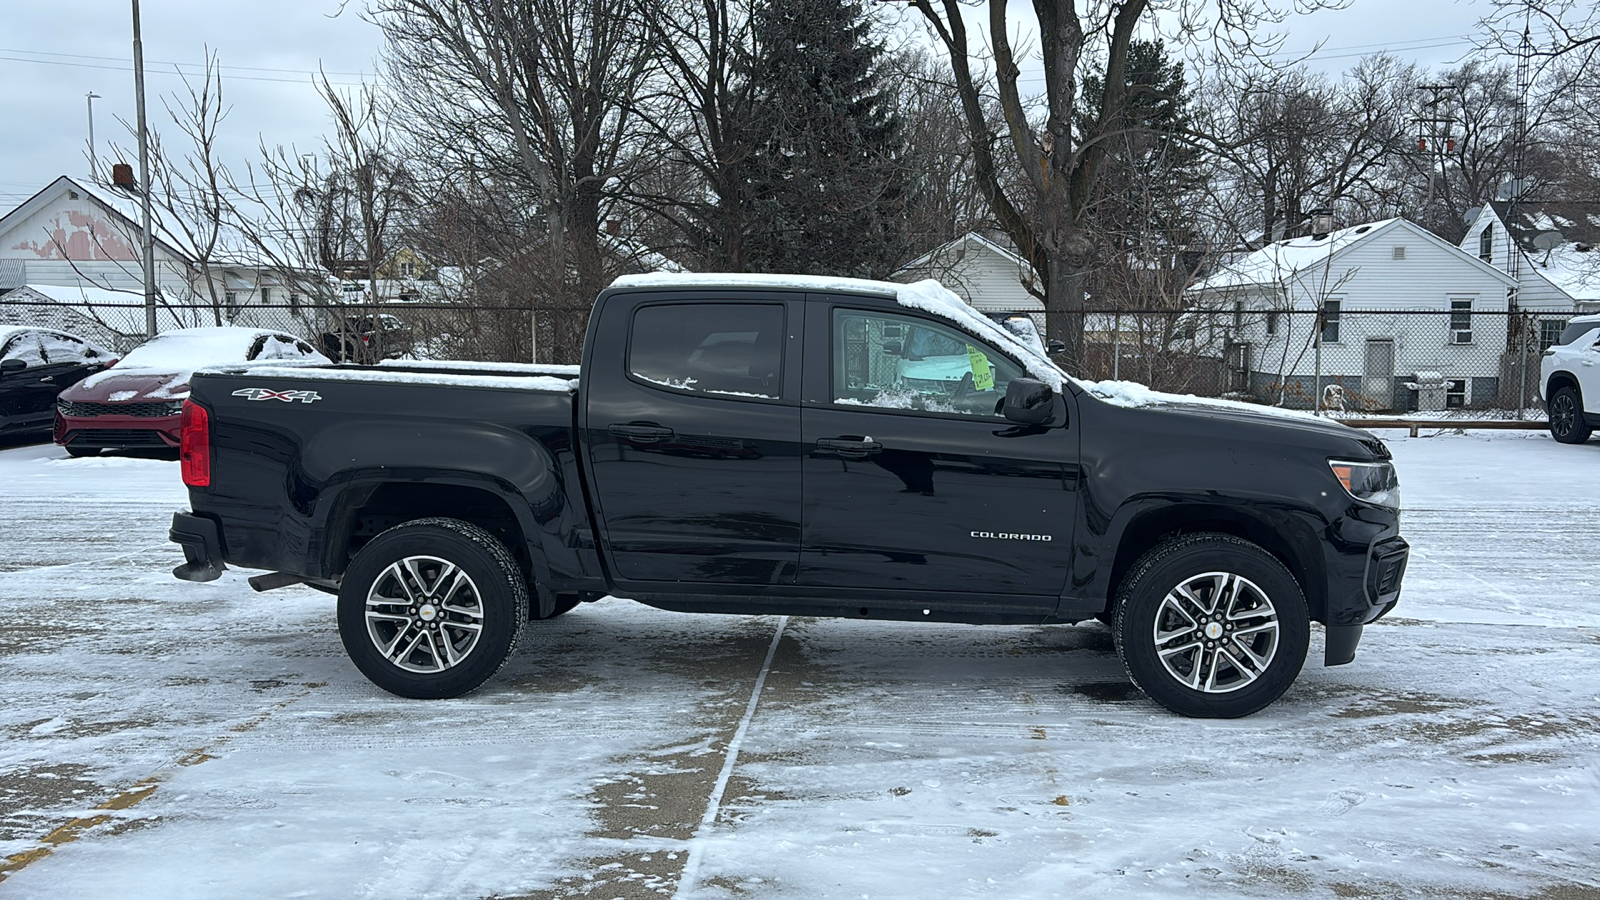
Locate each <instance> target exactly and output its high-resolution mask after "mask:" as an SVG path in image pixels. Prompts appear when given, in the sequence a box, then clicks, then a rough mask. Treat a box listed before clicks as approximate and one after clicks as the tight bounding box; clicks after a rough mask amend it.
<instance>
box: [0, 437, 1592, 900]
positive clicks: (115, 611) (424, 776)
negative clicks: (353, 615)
mask: <svg viewBox="0 0 1600 900" xmlns="http://www.w3.org/2000/svg"><path fill="white" fill-rule="evenodd" d="M1383 436H1384V437H1385V438H1386V439H1387V440H1388V441H1389V444H1390V446H1391V447H1392V448H1393V450H1394V452H1395V456H1396V460H1397V464H1398V466H1399V469H1400V476H1401V481H1402V487H1403V492H1404V499H1405V505H1406V512H1405V514H1404V519H1403V531H1404V533H1405V535H1406V537H1407V538H1409V539H1410V540H1411V541H1412V543H1413V546H1414V553H1413V556H1412V562H1411V568H1410V572H1409V574H1408V576H1407V579H1406V584H1405V592H1404V595H1403V597H1402V600H1401V605H1400V607H1399V608H1398V609H1397V610H1396V612H1395V614H1394V615H1393V616H1391V617H1390V618H1388V619H1386V620H1384V621H1383V622H1381V623H1379V624H1378V625H1375V626H1373V627H1370V628H1368V629H1367V633H1366V637H1365V638H1364V640H1363V642H1362V646H1361V652H1360V654H1359V655H1358V657H1357V659H1356V661H1355V663H1354V664H1352V665H1350V666H1346V667H1341V668H1333V669H1324V668H1321V667H1320V666H1319V665H1317V662H1318V661H1319V660H1320V655H1321V639H1320V635H1318V636H1314V637H1313V645H1312V656H1313V659H1312V661H1311V662H1310V663H1308V666H1307V668H1306V670H1305V671H1304V672H1303V673H1302V674H1301V676H1300V679H1299V681H1298V682H1296V684H1295V685H1294V686H1293V687H1292V688H1290V690H1289V692H1288V693H1287V694H1286V695H1285V696H1284V697H1283V698H1282V699H1281V700H1280V701H1278V703H1276V704H1275V705H1274V706H1272V707H1269V708H1268V709H1267V710H1266V711H1264V712H1262V713H1260V714H1257V715H1256V716H1254V717H1251V718H1249V719H1245V720H1240V721H1226V722H1215V721H1195V720H1187V719H1181V718H1177V717H1175V716H1173V715H1170V714H1168V713H1167V712H1165V711H1164V710H1162V709H1160V708H1159V707H1157V706H1156V705H1155V704H1153V703H1151V702H1149V701H1147V700H1145V699H1144V698H1143V696H1142V695H1140V694H1138V693H1137V692H1134V691H1132V690H1131V688H1130V687H1129V685H1128V683H1127V680H1126V678H1125V676H1124V675H1123V672H1122V669H1121V666H1120V664H1119V663H1118V662H1117V659H1116V656H1115V654H1114V653H1113V652H1112V648H1111V640H1110V636H1109V633H1108V632H1107V631H1106V630H1104V629H1103V628H1102V627H1100V626H1098V625H1095V624H1093V623H1090V624H1085V625H1079V626H1052V627H1033V628H1003V627H976V626H941V625H927V624H920V623H919V624H899V623H873V622H858V621H836V620H819V619H792V618H791V619H776V618H771V617H763V618H738V617H727V616H705V615H701V616H688V615H681V614H673V613H667V612H660V611H656V610H652V609H649V608H647V607H643V606H640V605H637V604H633V603H629V602H625V601H620V600H606V601H603V602H601V603H597V604H586V605H583V606H581V607H579V609H577V610H576V611H574V612H573V613H570V614H569V615H567V616H565V617H562V618H560V619H556V620H554V621H551V622H547V623H535V624H534V625H533V626H532V627H530V629H529V630H528V632H527V634H526V636H525V638H524V641H523V646H522V649H521V651H520V653H519V654H518V655H517V657H516V658H515V659H514V660H513V662H512V663H511V664H509V665H508V666H507V668H506V669H505V670H503V671H502V672H501V673H500V675H499V676H498V677H497V678H495V679H494V680H492V681H490V682H489V683H488V684H487V685H486V686H485V687H484V688H483V689H482V690H480V691H479V692H477V693H476V694H474V695H472V696H470V697H467V698H465V699H461V700H454V701H436V702H419V701H406V700H400V699H397V698H395V697H391V696H389V695H387V694H384V693H382V692H380V691H378V690H377V689H376V688H374V687H372V686H371V685H370V684H368V682H367V681H366V680H365V679H363V678H362V677H361V676H360V675H359V674H358V673H357V672H356V670H355V668H354V667H353V666H352V665H351V664H350V663H349V662H348V661H347V660H346V659H345V656H344V652H343V649H342V648H341V646H340V644H339V638H338V635H337V634H336V632H335V626H334V610H333V603H332V598H331V597H328V596H326V595H323V594H319V593H317V592H315V591H311V590H307V589H288V590H283V591H277V592H273V593H270V594H264V595H263V594H254V593H252V592H251V591H250V590H249V588H248V587H247V586H246V585H245V583H244V576H243V574H241V573H238V572H230V573H228V575H226V576H224V578H223V579H222V580H221V581H218V582H215V583H213V584H209V585H193V584H185V583H182V582H179V581H176V580H174V579H173V578H172V576H171V575H170V574H169V572H170V570H171V568H172V566H174V565H176V564H177V563H178V562H179V561H181V554H180V553H179V551H178V549H177V548H176V547H174V546H172V545H169V544H166V543H165V535H166V529H167V526H168V523H169V521H170V518H171V513H172V511H173V510H174V509H176V508H178V507H181V506H183V505H184V504H185V502H186V501H185V497H184V491H183V489H182V486H181V484H180V483H179V481H178V474H177V464H176V463H170V462H161V461H154V460H137V459H121V458H106V459H84V460H68V459H66V458H65V455H64V453H62V451H60V450H59V448H56V447H53V446H44V447H12V448H11V449H5V450H0V523H3V525H0V528H3V529H4V530H3V532H0V548H3V549H0V682H3V684H4V689H5V700H4V703H3V705H0V858H3V859H4V862H3V863H0V877H3V878H4V880H3V881H0V898H9V897H30V898H31V897H48V898H80V897H82V898H107V897H119V898H132V897H153V898H190V897H193V898H208V900H209V898H218V897H229V898H245V897H249V898H282V897H290V896H302V897H338V898H345V897H374V898H418V897H439V898H477V897H523V896H527V897H593V898H597V900H604V898H613V897H628V898H633V897H660V896H671V895H677V896H681V897H696V898H721V897H730V898H731V897H754V898H791V897H792V898H832V897H839V898H862V897H866V898H880V897H883V898H887V897H906V898H910V897H916V898H924V897H939V898H945V897H978V896H983V897H998V898H1008V900H1010V898H1027V897H1039V898H1047V897H1048V898H1057V897H1064V896H1096V897H1107V898H1116V897H1126V898H1149V897H1180V896H1181V897H1184V898H1194V897H1239V896H1247V897H1284V896H1301V897H1374V898H1377V897H1383V898H1392V897H1419V898H1444V897H1473V898H1511V897H1540V898H1549V900H1558V898H1579V897H1595V896H1600V664H1597V663H1600V441H1593V442H1591V443H1589V444H1587V445H1584V446H1579V447H1569V446H1562V445H1558V444H1555V443H1554V442H1552V441H1551V440H1550V439H1549V438H1548V436H1546V435H1543V434H1527V435H1523V434H1518V433H1493V432H1490V433H1477V434H1467V435H1447V434H1441V435H1433V436H1424V437H1419V438H1406V437H1405V436H1404V433H1403V432H1386V433H1383Z"/></svg>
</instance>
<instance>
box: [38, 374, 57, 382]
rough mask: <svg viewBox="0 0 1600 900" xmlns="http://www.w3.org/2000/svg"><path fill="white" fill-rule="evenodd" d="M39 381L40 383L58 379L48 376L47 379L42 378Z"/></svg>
mask: <svg viewBox="0 0 1600 900" xmlns="http://www.w3.org/2000/svg"><path fill="white" fill-rule="evenodd" d="M39 380H40V381H55V380H56V377H55V376H54V375H46V376H45V377H43V378H41V379H39Z"/></svg>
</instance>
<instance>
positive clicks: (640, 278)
mask: <svg viewBox="0 0 1600 900" xmlns="http://www.w3.org/2000/svg"><path fill="white" fill-rule="evenodd" d="M1380 224H1382V223H1380ZM1363 230H1365V229H1363ZM1320 252H1323V253H1325V252H1326V251H1320ZM611 286H612V287H614V288H771V289H790V290H794V289H800V290H808V291H817V292H819V293H822V292H830V291H833V292H842V293H857V294H875V295H878V296H884V297H893V298H894V300H895V302H896V303H899V304H900V305H901V306H904V307H906V308H907V309H917V310H922V311H923V312H928V313H932V314H933V315H936V316H938V317H939V318H941V319H944V320H946V321H948V322H951V323H954V324H956V325H959V326H961V327H962V328H964V329H966V330H967V331H969V332H972V333H973V334H979V335H983V336H984V337H987V338H989V339H990V340H992V341H994V342H995V343H996V344H998V345H999V346H1001V347H1005V348H1007V349H1009V350H1010V351H1011V352H1012V353H1013V354H1015V356H1016V357H1017V358H1018V359H1019V360H1021V361H1022V362H1023V363H1024V365H1026V366H1027V368H1028V374H1030V375H1032V376H1034V377H1035V378H1038V379H1039V380H1040V381H1043V382H1044V383H1045V384H1048V385H1050V386H1051V387H1053V388H1055V389H1056V390H1058V391H1059V390H1062V389H1063V386H1064V385H1067V384H1072V385H1075V386H1077V388H1078V389H1079V390H1081V391H1082V392H1084V393H1087V394H1089V395H1090V396H1092V397H1094V398H1095V399H1097V400H1100V401H1103V402H1105V403H1110V404H1112V405H1114V406H1123V407H1129V408H1137V407H1143V406H1162V405H1167V404H1181V405H1184V406H1199V407H1211V408H1216V409H1233V410H1242V411H1249V412H1255V413H1263V414H1267V415H1279V416H1283V417H1285V418H1291V419H1319V417H1317V416H1314V415H1312V414H1311V413H1307V412H1300V411H1298V410H1289V409H1283V408H1280V407H1276V406H1263V405H1260V404H1256V403H1242V402H1239V401H1236V400H1221V399H1212V398H1208V397H1196V396H1194V395H1192V394H1168V393H1165V392H1163V391H1153V390H1151V389H1150V388H1148V387H1145V386H1144V385H1142V384H1137V383H1134V382H1131V381H1100V382H1084V381H1081V380H1079V379H1076V378H1073V377H1072V376H1070V375H1067V374H1066V373H1065V372H1063V371H1061V369H1060V368H1058V367H1057V366H1056V364H1055V363H1054V362H1052V361H1051V360H1050V358H1049V357H1048V356H1046V355H1045V354H1044V353H1043V352H1041V350H1040V348H1039V347H1038V346H1036V345H1033V344H1030V343H1028V342H1026V341H1023V340H1021V339H1020V338H1018V337H1017V336H1016V335H1014V334H1012V333H1011V332H1010V331H1008V330H1006V329H1005V327H1003V326H1001V325H1000V324H998V323H996V322H995V321H994V320H992V319H990V318H989V317H988V316H986V315H984V314H983V313H981V312H979V311H977V310H975V309H973V308H972V307H971V306H970V305H968V303H967V302H966V301H965V300H962V299H961V298H960V297H958V296H957V295H956V294H955V293H953V292H951V291H950V289H948V288H946V287H945V286H944V285H942V284H940V283H939V282H937V281H935V280H933V279H931V278H929V279H924V280H922V281H916V282H912V283H911V284H897V283H895V282H890V281H870V280H867V279H864V278H832V277H828V276H816V275H750V274H742V273H727V272H712V273H692V274H690V273H684V274H673V273H653V274H648V275H624V276H622V277H621V278H618V279H617V280H616V281H613V282H612V283H611ZM1321 421H1326V420H1321Z"/></svg>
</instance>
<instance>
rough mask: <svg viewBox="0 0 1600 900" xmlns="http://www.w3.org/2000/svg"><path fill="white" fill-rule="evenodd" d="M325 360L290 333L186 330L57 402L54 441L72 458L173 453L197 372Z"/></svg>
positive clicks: (139, 350)
mask: <svg viewBox="0 0 1600 900" xmlns="http://www.w3.org/2000/svg"><path fill="white" fill-rule="evenodd" d="M269 359H273V360H286V361H287V360H298V361H306V362H323V363H325V362H329V360H328V358H327V357H325V356H323V355H322V354H321V353H318V352H317V351H316V350H315V349H314V348H313V347H312V346H311V345H310V344H308V343H306V342H305V341H303V340H301V339H300V338H297V337H295V336H294V335H292V334H283V333H281V332H276V331H264V330H261V329H257V328H231V327H223V328H185V329H182V330H179V331H168V332H164V333H162V334H158V335H156V336H155V337H153V338H151V339H150V340H148V341H145V342H144V343H143V344H140V345H139V346H137V347H135V348H133V349H132V350H130V351H129V352H128V355H127V356H125V357H123V358H122V361H121V362H119V363H117V366H116V368H114V369H107V370H106V371H103V372H99V373H96V374H94V375H90V376H89V377H88V378H85V379H84V380H83V381H80V382H79V383H77V384H75V385H73V386H72V387H70V388H68V389H66V390H65V391H62V392H61V396H60V397H59V398H57V400H56V420H55V439H56V443H58V444H60V445H62V446H63V447H66V448H67V453H68V454H70V455H72V456H91V455H93V454H96V453H99V452H100V451H101V450H107V449H110V450H160V451H174V452H175V451H176V450H177V447H178V432H179V423H180V421H181V420H182V416H183V401H184V399H185V398H187V397H188V396H189V379H190V378H191V377H193V376H194V372H195V370H196V369H201V368H205V367H207V366H222V365H228V364H230V363H241V362H250V361H252V360H269Z"/></svg>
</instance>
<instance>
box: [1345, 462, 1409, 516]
mask: <svg viewBox="0 0 1600 900" xmlns="http://www.w3.org/2000/svg"><path fill="white" fill-rule="evenodd" d="M1328 467H1329V468H1331V469H1333V477H1335V478H1337V479H1339V483H1340V484H1342V485H1344V489H1345V490H1346V491H1347V492H1349V494H1350V496H1352V497H1354V498H1356V499H1357V500H1360V501H1362V502H1365V503H1371V504H1374V505H1376V506H1387V507H1389V508H1391V509H1399V508H1400V479H1399V478H1398V477H1396V475H1395V473H1394V466H1393V465H1392V464H1391V463H1386V462H1375V463H1374V462H1349V461H1347V460H1342V459H1330V460H1328Z"/></svg>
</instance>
